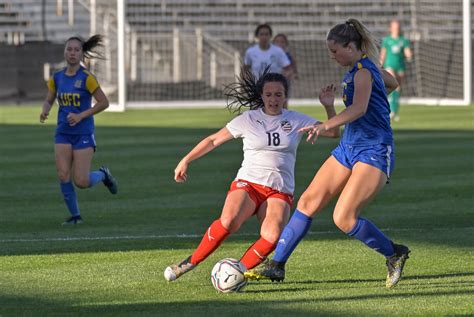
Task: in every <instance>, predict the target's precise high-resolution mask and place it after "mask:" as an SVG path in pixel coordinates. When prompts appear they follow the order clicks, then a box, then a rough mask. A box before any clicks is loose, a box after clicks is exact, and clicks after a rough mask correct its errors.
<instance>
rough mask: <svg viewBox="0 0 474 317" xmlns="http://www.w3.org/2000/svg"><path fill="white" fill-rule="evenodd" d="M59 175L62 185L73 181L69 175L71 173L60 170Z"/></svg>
mask: <svg viewBox="0 0 474 317" xmlns="http://www.w3.org/2000/svg"><path fill="white" fill-rule="evenodd" d="M57 173H58V178H59V180H60V181H61V183H67V182H69V181H70V180H71V176H70V175H69V173H67V172H64V171H60V170H58V171H57Z"/></svg>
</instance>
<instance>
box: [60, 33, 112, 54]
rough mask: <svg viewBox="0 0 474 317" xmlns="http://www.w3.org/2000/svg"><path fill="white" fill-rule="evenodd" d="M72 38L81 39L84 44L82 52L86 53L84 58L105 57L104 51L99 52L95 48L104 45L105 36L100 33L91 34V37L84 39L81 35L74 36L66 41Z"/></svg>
mask: <svg viewBox="0 0 474 317" xmlns="http://www.w3.org/2000/svg"><path fill="white" fill-rule="evenodd" d="M71 40H76V41H79V42H80V43H81V45H82V52H83V54H84V58H87V59H93V58H97V59H105V58H104V55H102V53H100V52H98V51H97V50H95V48H96V47H103V46H104V45H103V42H104V37H103V36H102V35H100V34H95V35H93V36H91V37H90V38H89V39H87V40H86V41H84V40H83V39H82V38H80V37H79V36H72V37H70V38H68V39H67V41H66V43H67V42H69V41H71Z"/></svg>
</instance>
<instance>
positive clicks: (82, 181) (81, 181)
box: [73, 147, 94, 188]
mask: <svg viewBox="0 0 474 317" xmlns="http://www.w3.org/2000/svg"><path fill="white" fill-rule="evenodd" d="M93 156H94V148H92V147H88V148H84V149H79V150H74V151H73V173H74V182H75V184H76V185H77V186H79V187H81V188H85V187H88V186H89V173H90V170H91V163H92V157H93Z"/></svg>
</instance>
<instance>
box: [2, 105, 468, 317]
mask: <svg viewBox="0 0 474 317" xmlns="http://www.w3.org/2000/svg"><path fill="white" fill-rule="evenodd" d="M296 109H297V110H299V111H302V112H305V113H308V114H310V115H313V116H315V117H316V118H321V119H324V117H323V112H322V111H321V109H319V108H317V107H302V108H296ZM39 113H40V106H38V107H36V108H32V107H4V106H2V107H0V316H1V317H6V316H246V317H250V316H272V317H273V316H355V315H357V316H413V315H423V316H447V315H449V316H464V315H465V316H468V315H474V253H473V246H474V238H473V237H474V226H473V219H474V211H473V209H474V204H473V194H474V108H473V107H472V106H471V107H416V106H410V107H408V106H407V107H402V113H401V115H402V117H401V121H400V122H399V123H396V124H394V130H395V139H396V154H397V158H396V168H395V172H394V174H393V177H392V183H391V184H390V185H389V186H387V187H386V188H385V189H384V190H383V191H382V192H381V193H380V194H379V195H378V197H377V198H376V199H375V201H373V202H372V203H371V204H370V205H369V206H368V207H367V209H366V210H365V211H364V212H363V215H364V216H365V217H367V218H369V219H371V220H372V221H374V222H375V223H376V224H377V225H378V226H379V227H380V228H382V229H383V230H384V231H385V232H386V233H387V234H388V235H389V236H390V237H391V238H393V239H394V240H395V241H397V242H400V243H404V244H407V245H408V246H410V248H411V249H412V254H411V258H410V259H409V260H408V262H407V265H406V268H405V272H404V277H403V279H402V281H401V282H400V284H399V285H398V286H397V287H396V288H395V289H386V288H385V286H384V284H385V276H386V268H385V261H384V258H383V257H382V256H380V255H378V254H377V253H375V252H374V251H371V250H369V249H368V248H366V247H365V246H363V245H362V244H361V243H360V242H358V241H354V240H351V239H349V238H347V237H346V236H345V235H344V234H342V233H341V232H339V231H338V230H337V228H336V227H335V225H334V224H333V223H332V216H331V206H329V207H328V208H327V209H326V210H325V211H324V212H323V213H322V214H321V215H319V216H317V217H316V218H315V220H314V222H313V226H312V228H311V232H310V234H309V235H308V236H307V237H306V238H305V239H304V240H303V242H302V243H301V244H300V245H299V246H298V248H297V249H296V251H295V252H294V254H293V255H292V257H291V258H290V260H289V262H288V264H287V278H286V280H285V282H283V283H281V284H272V283H270V282H252V283H249V285H248V286H247V287H246V288H245V291H244V292H242V293H235V294H219V293H217V292H216V291H215V290H214V289H213V287H212V285H211V282H210V278H209V274H210V270H211V268H212V266H213V264H214V263H215V262H216V261H218V260H219V259H221V258H224V257H234V258H240V256H241V255H242V254H243V252H244V251H245V250H246V249H247V247H248V246H249V245H250V244H251V243H252V242H253V241H255V240H256V239H257V238H258V224H257V222H256V220H255V219H252V220H251V221H249V222H248V223H246V224H245V225H244V226H243V227H242V228H241V230H240V231H239V233H238V234H236V235H234V236H231V237H230V238H229V239H228V240H227V241H226V242H224V244H223V245H222V246H221V248H220V249H218V250H217V251H216V252H215V253H214V254H213V255H211V256H210V257H209V258H208V259H207V260H206V261H205V262H203V263H202V264H201V265H199V266H198V267H197V268H196V269H195V270H194V271H193V272H191V273H189V274H187V275H185V276H183V277H182V278H180V279H179V280H177V281H176V282H173V283H167V282H166V281H165V280H164V278H163V270H164V268H165V267H166V266H167V265H169V264H172V263H174V262H178V261H180V260H182V259H184V258H185V257H187V256H188V255H189V254H191V252H192V251H193V249H194V247H195V246H196V245H197V244H198V242H199V240H200V236H201V234H202V233H203V232H204V231H205V230H206V228H207V226H208V225H209V224H210V223H211V222H212V221H213V220H214V219H216V218H217V217H218V216H219V214H220V209H221V207H222V204H223V201H224V198H225V195H226V191H227V188H228V186H229V184H230V182H231V181H232V179H233V177H234V176H235V174H236V172H237V169H238V168H239V166H240V162H241V159H242V152H241V142H240V141H232V142H229V143H227V144H224V145H223V146H221V147H220V148H218V149H216V150H215V151H214V152H212V153H209V154H208V155H207V156H206V157H204V158H202V159H200V160H199V161H196V162H194V163H192V164H191V166H190V169H189V173H188V174H189V180H188V182H187V183H185V184H176V183H175V182H174V181H173V170H174V168H175V166H176V164H177V163H178V161H179V159H180V158H181V157H182V156H183V155H184V154H185V153H186V152H187V151H189V150H190V149H191V147H192V146H193V145H195V144H196V142H198V141H199V140H200V139H201V138H203V137H204V136H207V135H208V134H210V133H212V132H214V131H216V130H217V129H218V128H220V127H222V126H223V125H224V124H225V123H226V122H227V121H228V120H230V119H231V118H232V115H231V114H229V113H228V112H227V111H226V110H224V109H199V110H165V109H163V110H130V111H127V112H125V113H102V114H100V115H98V116H97V117H96V124H97V129H96V137H97V142H98V149H97V153H96V155H95V157H94V160H93V168H98V167H99V166H100V165H102V164H107V165H108V166H109V167H110V169H111V171H112V172H113V173H114V175H115V176H116V177H117V179H118V181H119V194H118V195H117V196H112V195H110V194H109V193H108V191H107V189H106V188H105V187H104V186H102V185H100V184H99V185H98V186H97V187H95V188H93V189H88V190H77V192H78V196H79V203H80V208H81V211H82V215H83V217H84V220H85V223H84V224H83V225H78V226H75V227H63V226H61V225H60V224H61V222H62V221H63V219H64V218H65V217H66V216H67V212H66V209H65V206H64V203H63V201H62V198H61V195H60V190H59V184H58V181H57V178H56V174H55V166H54V154H53V135H54V128H55V121H56V118H55V114H52V115H51V118H50V120H49V122H48V123H47V124H45V125H40V124H39V123H38V117H39ZM336 144H337V140H324V139H321V140H319V141H318V143H317V144H315V145H310V144H306V143H302V144H301V146H300V149H299V152H298V160H297V166H296V192H295V196H296V197H295V198H296V199H297V198H298V197H299V195H300V194H301V192H302V191H303V190H304V188H305V187H306V186H307V185H308V183H309V182H310V180H311V179H312V177H313V175H314V172H315V171H316V170H317V169H318V167H319V166H320V164H321V163H322V162H323V160H324V159H325V158H326V157H327V156H328V155H329V153H330V151H331V149H332V148H334V147H335V146H336Z"/></svg>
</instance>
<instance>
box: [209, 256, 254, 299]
mask: <svg viewBox="0 0 474 317" xmlns="http://www.w3.org/2000/svg"><path fill="white" fill-rule="evenodd" d="M245 271H246V268H245V266H244V265H243V264H242V263H240V262H239V261H237V260H236V259H232V258H226V259H222V260H220V261H219V262H217V263H216V265H214V267H213V268H212V272H211V281H212V285H214V288H215V289H216V290H218V291H219V292H221V293H230V292H238V291H240V290H241V289H242V288H243V287H244V286H245V285H247V279H246V278H245V276H244V272H245Z"/></svg>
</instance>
